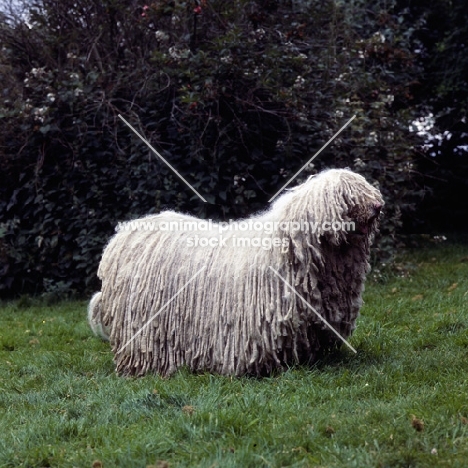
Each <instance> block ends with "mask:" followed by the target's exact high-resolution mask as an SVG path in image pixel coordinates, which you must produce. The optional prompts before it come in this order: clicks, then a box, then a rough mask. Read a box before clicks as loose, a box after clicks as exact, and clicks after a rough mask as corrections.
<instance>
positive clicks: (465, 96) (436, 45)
mask: <svg viewBox="0 0 468 468" xmlns="http://www.w3.org/2000/svg"><path fill="white" fill-rule="evenodd" d="M401 3H407V4H408V14H409V15H410V17H411V21H412V22H416V23H418V24H420V25H421V27H419V28H418V30H417V31H416V34H415V39H416V43H417V44H418V47H417V49H416V50H417V57H418V62H419V63H420V64H421V65H422V67H423V69H424V74H423V75H422V76H421V77H420V86H419V89H418V90H417V92H416V93H415V101H416V102H418V103H420V106H421V115H420V119H419V120H420V123H419V125H420V128H421V127H425V129H424V130H425V133H424V138H425V140H426V141H425V144H424V145H422V146H421V147H420V150H419V153H420V157H419V158H418V160H417V169H418V171H419V172H420V173H421V174H422V179H423V182H422V183H424V184H425V185H426V186H427V187H428V189H430V193H429V194H428V195H430V196H427V197H426V199H425V201H424V204H423V205H422V206H421V210H420V211H419V213H420V217H419V220H418V221H419V224H421V223H422V222H425V226H424V228H426V229H427V226H432V227H433V229H437V230H439V231H442V232H444V231H445V232H446V231H447V229H452V230H453V229H462V228H464V229H465V230H466V228H467V227H468V222H467V220H468V207H467V204H466V202H465V200H466V198H467V197H468V115H467V113H468V78H467V77H468V55H467V54H466V49H467V47H468V41H467V38H468V26H467V22H466V18H467V15H468V4H467V3H466V2H465V1H463V0H453V1H450V2H446V1H435V2H430V3H428V2H421V1H415V2H401ZM428 191H429V190H428Z"/></svg>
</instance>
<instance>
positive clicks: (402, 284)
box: [0, 245, 468, 468]
mask: <svg viewBox="0 0 468 468" xmlns="http://www.w3.org/2000/svg"><path fill="white" fill-rule="evenodd" d="M402 262H403V263H404V264H405V268H404V270H402V271H404V272H405V273H404V274H402V275H398V274H396V275H389V276H388V277H386V278H383V279H382V280H381V281H380V282H379V283H376V282H372V281H370V282H368V284H367V289H366V293H365V301H366V303H365V305H364V307H363V309H362V314H361V317H360V319H359V321H358V328H357V330H356V332H355V334H354V335H353V336H352V338H351V340H350V342H351V344H352V345H353V346H354V347H355V348H356V349H357V351H358V353H357V355H355V354H354V353H352V352H351V351H349V350H348V348H347V347H346V346H344V347H343V348H342V349H341V351H340V352H339V353H338V354H337V355H335V356H332V357H330V358H328V359H327V360H326V361H324V362H321V363H319V364H317V365H316V366H315V367H314V368H312V369H310V368H294V369H290V370H288V371H287V372H285V373H283V374H278V375H275V376H273V377H271V378H264V379H253V378H233V379H231V378H226V377H220V376H214V375H209V374H203V375H192V374H190V373H188V372H186V371H181V372H179V373H177V374H176V375H175V376H174V377H172V378H170V379H167V380H163V379H161V378H159V377H157V376H147V377H145V378H140V379H134V378H121V377H118V376H116V375H115V374H114V366H113V362H112V356H111V353H110V349H109V345H108V344H107V343H104V342H101V341H99V340H98V339H97V338H95V337H93V336H92V334H91V331H90V330H89V329H88V326H87V323H86V319H85V308H86V304H85V303H84V302H74V303H70V302H68V303H61V304H58V305H53V306H46V305H43V304H42V305H41V304H39V303H34V302H33V303H31V304H28V301H27V300H26V301H25V300H23V301H18V302H16V303H9V304H3V305H1V306H0V366H1V372H0V431H1V432H0V467H60V468H62V467H63V468H65V467H88V468H91V467H93V468H99V467H104V468H112V467H126V468H128V467H143V468H145V467H148V466H152V467H158V468H164V467H168V466H169V467H179V466H180V467H183V466H189V467H197V466H200V467H220V468H225V467H242V468H245V467H283V466H284V467H358V468H365V467H376V468H377V467H392V468H393V467H424V468H425V467H467V466H468V245H466V246H464V247H463V246H461V245H458V246H457V245H441V246H438V247H433V248H431V249H426V250H425V249H421V250H419V251H416V252H414V253H413V254H411V256H408V257H406V258H405V259H404V260H403V261H402Z"/></svg>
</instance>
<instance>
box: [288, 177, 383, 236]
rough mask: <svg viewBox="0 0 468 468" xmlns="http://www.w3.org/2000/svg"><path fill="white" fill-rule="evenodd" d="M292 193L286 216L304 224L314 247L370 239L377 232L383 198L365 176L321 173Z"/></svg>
mask: <svg viewBox="0 0 468 468" xmlns="http://www.w3.org/2000/svg"><path fill="white" fill-rule="evenodd" d="M291 192H292V193H290V194H289V195H290V206H289V207H288V208H287V216H288V218H289V219H290V220H300V221H301V222H302V221H305V224H306V225H308V226H309V235H308V236H307V237H308V238H309V239H310V241H311V242H312V243H313V244H315V245H317V244H318V243H321V242H323V241H325V242H329V243H331V244H334V245H338V244H341V243H355V242H361V241H363V240H366V239H371V238H372V236H373V235H374V233H375V232H376V231H377V229H378V224H379V218H380V213H381V211H382V208H383V206H384V201H383V198H382V195H381V193H380V191H379V190H378V189H377V188H376V187H374V186H373V185H371V184H369V183H368V182H367V181H366V179H365V178H364V177H363V176H361V175H359V174H356V173H355V172H352V171H350V170H348V169H330V170H327V171H324V172H321V173H320V174H317V175H316V176H312V177H309V179H308V180H307V181H306V182H305V183H303V184H302V185H299V186H298V187H296V188H295V189H293V190H292V191H291ZM285 201H286V200H285ZM284 206H285V207H286V204H285V205H284Z"/></svg>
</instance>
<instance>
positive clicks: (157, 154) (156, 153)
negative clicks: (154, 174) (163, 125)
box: [119, 114, 208, 203]
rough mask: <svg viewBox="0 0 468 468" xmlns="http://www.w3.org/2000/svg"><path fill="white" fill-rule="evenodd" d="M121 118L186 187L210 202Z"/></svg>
mask: <svg viewBox="0 0 468 468" xmlns="http://www.w3.org/2000/svg"><path fill="white" fill-rule="evenodd" d="M119 118H120V119H121V120H123V121H124V122H125V123H126V124H127V126H128V127H130V128H131V129H132V130H133V132H134V133H135V134H136V135H138V136H139V137H140V139H141V140H142V141H143V142H144V143H145V144H146V145H147V146H148V148H149V149H150V150H151V151H153V153H154V154H155V155H156V156H158V157H159V158H160V159H162V161H163V162H164V163H165V164H166V165H167V166H168V167H169V168H170V169H172V171H173V172H174V173H175V174H177V175H178V176H179V177H180V178H181V179H182V180H183V181H184V182H185V183H186V185H187V186H188V187H189V188H190V189H192V190H193V191H194V192H195V193H196V194H197V195H198V196H199V197H200V198H201V199H202V200H203V201H204V202H205V203H208V202H207V201H206V200H205V199H204V198H203V197H202V196H201V195H200V194H199V193H198V192H197V191H196V190H195V189H194V188H193V187H192V186H191V185H190V184H189V183H188V182H187V181H186V180H185V179H184V178H183V177H182V176H181V175H180V174H179V173H178V172H177V171H176V170H175V169H174V167H172V166H171V165H170V164H169V162H168V161H166V160H165V159H164V158H163V157H162V156H161V155H160V154H159V153H158V152H157V151H156V150H155V149H154V148H153V147H152V146H151V144H150V143H149V142H148V141H147V140H145V139H144V138H143V137H142V136H141V135H140V134H139V133H138V132H137V131H136V130H135V129H134V128H133V127H132V126H131V125H130V124H129V123H128V122H127V121H126V120H125V119H124V118H123V117H122V116H121V115H120V114H119Z"/></svg>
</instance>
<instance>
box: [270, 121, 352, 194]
mask: <svg viewBox="0 0 468 468" xmlns="http://www.w3.org/2000/svg"><path fill="white" fill-rule="evenodd" d="M355 118H356V114H354V115H353V116H352V117H351V118H350V119H349V120H348V121H347V122H346V123H345V124H344V125H343V126H342V127H341V128H340V129H339V130H338V131H337V132H336V133H335V134H334V135H333V136H332V137H331V138H330V140H328V141H327V143H325V144H324V145H323V146H322V147H321V148H320V149H319V150H318V151H317V152H316V153H315V154H314V155H313V156H312V157H311V158H310V159H309V160H308V161H307V162H306V163H305V164H304V165H303V166H302V167H301V168H300V169H299V170H298V171H297V172H296V173H295V174H294V175H293V176H292V177H291V178H290V179H289V180H288V181H287V182H286V183H285V184H284V185H283V186H282V187H281V188H280V189H279V190H278V191H277V192H276V193H275V194H274V195H273V196H272V197H271V198H270V199H269V200H268V203H271V202H272V201H273V200H274V199H275V198H276V197H277V196H278V195H279V194H280V193H281V192H282V191H283V190H284V189H285V188H286V187H287V186H288V185H289V184H290V183H291V182H292V181H293V180H294V179H295V178H296V177H297V176H298V175H299V174H300V173H301V172H302V171H303V170H304V169H305V168H306V167H307V166H308V165H309V164H310V163H311V162H312V161H313V160H314V159H315V158H316V157H317V156H318V155H319V154H320V153H321V152H322V151H323V150H324V149H325V148H326V147H327V146H328V145H329V144H330V143H331V142H332V141H333V140H334V139H335V138H336V137H337V136H338V135H339V134H340V133H341V132H342V131H343V130H344V129H345V128H346V127H347V126H348V125H349V124H350V123H351V122H352V121H353V120H354V119H355Z"/></svg>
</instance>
